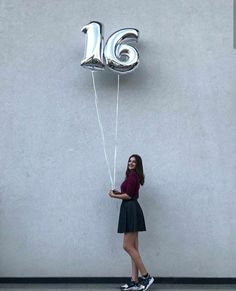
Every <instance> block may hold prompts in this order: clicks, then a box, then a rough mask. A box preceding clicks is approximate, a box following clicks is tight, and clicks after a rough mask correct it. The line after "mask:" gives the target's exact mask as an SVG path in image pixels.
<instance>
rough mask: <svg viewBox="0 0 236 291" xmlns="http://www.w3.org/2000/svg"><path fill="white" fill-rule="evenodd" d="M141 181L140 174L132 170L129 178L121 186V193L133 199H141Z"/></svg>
mask: <svg viewBox="0 0 236 291" xmlns="http://www.w3.org/2000/svg"><path fill="white" fill-rule="evenodd" d="M139 188H140V179H139V176H138V174H137V173H136V172H135V171H134V170H131V171H130V173H129V174H128V177H127V178H126V179H125V180H124V182H123V183H122V184H121V186H120V190H121V193H126V194H128V195H129V196H130V197H131V198H132V199H138V198H139Z"/></svg>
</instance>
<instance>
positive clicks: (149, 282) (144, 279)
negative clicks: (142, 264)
mask: <svg viewBox="0 0 236 291" xmlns="http://www.w3.org/2000/svg"><path fill="white" fill-rule="evenodd" d="M153 282H154V278H153V277H151V276H150V275H149V274H148V276H147V277H142V280H141V282H140V287H142V288H143V289H142V291H146V290H147V289H148V288H149V287H150V286H151V285H152V283H153Z"/></svg>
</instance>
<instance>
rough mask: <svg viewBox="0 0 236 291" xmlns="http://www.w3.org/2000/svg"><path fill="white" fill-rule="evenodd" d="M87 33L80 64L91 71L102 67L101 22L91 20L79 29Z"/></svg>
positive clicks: (99, 69)
mask: <svg viewBox="0 0 236 291" xmlns="http://www.w3.org/2000/svg"><path fill="white" fill-rule="evenodd" d="M81 31H82V32H84V33H85V34H86V35H87V41H86V45H85V57H84V59H83V60H82V61H81V66H82V67H84V68H87V69H90V70H92V71H101V70H103V69H104V67H105V66H104V63H103V35H102V33H103V25H102V23H101V22H98V21H92V22H90V23H88V24H87V25H86V26H84V27H83V28H82V29H81Z"/></svg>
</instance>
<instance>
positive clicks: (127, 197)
mask: <svg viewBox="0 0 236 291" xmlns="http://www.w3.org/2000/svg"><path fill="white" fill-rule="evenodd" d="M143 184H144V173H143V163H142V159H141V157H140V156H139V155H132V156H130V157H129V160H128V165H127V170H126V179H125V181H124V182H123V183H122V184H121V192H118V191H115V190H111V191H110V192H109V193H108V194H109V196H110V197H112V198H117V199H122V203H121V206H120V216H119V223H118V233H124V241H123V248H124V250H125V251H126V252H127V253H128V255H129V256H130V257H131V263H132V275H131V281H130V282H129V283H128V284H125V285H123V286H121V289H122V290H125V291H126V290H143V291H146V290H147V289H148V288H149V287H150V286H151V284H152V283H153V281H154V278H153V277H151V276H150V275H149V273H148V271H147V269H146V268H145V266H144V264H143V261H142V258H141V256H140V253H139V248H138V232H139V231H146V226H145V220H144V216H143V211H142V209H141V207H140V205H139V203H138V198H139V187H140V185H143ZM139 272H140V274H141V278H139V277H138V274H139Z"/></svg>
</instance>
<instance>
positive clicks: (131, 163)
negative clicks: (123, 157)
mask: <svg viewBox="0 0 236 291" xmlns="http://www.w3.org/2000/svg"><path fill="white" fill-rule="evenodd" d="M136 165H137V162H136V159H135V157H131V158H130V159H129V161H128V168H129V170H134V169H135V168H136Z"/></svg>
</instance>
